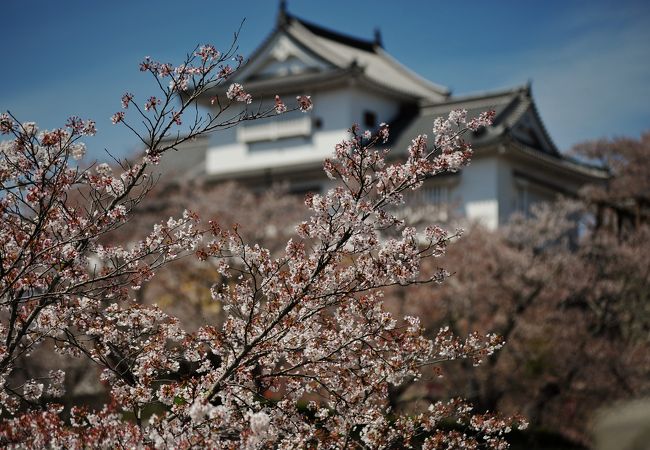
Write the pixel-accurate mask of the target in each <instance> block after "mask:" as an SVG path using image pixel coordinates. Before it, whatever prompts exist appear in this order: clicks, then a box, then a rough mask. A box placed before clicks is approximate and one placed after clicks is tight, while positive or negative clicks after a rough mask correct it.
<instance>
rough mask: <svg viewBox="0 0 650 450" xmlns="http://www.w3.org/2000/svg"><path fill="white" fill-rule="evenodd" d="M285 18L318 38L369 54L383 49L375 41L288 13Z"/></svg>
mask: <svg viewBox="0 0 650 450" xmlns="http://www.w3.org/2000/svg"><path fill="white" fill-rule="evenodd" d="M284 14H285V17H286V20H287V21H288V22H290V21H296V22H298V23H299V24H300V25H302V26H303V27H305V28H307V29H308V30H309V31H311V32H312V33H314V34H315V35H317V36H321V37H324V38H326V39H330V40H332V41H336V42H340V43H341V44H346V45H349V46H351V47H355V48H358V49H360V50H364V51H367V52H371V53H376V50H377V48H378V47H381V46H380V45H378V43H377V42H376V40H375V39H363V38H359V37H356V36H351V35H349V34H344V33H340V32H338V31H334V30H331V29H329V28H325V27H323V26H321V25H317V24H315V23H313V22H310V21H308V20H304V19H301V18H299V17H297V16H295V15H293V14H290V13H288V12H285V13H284Z"/></svg>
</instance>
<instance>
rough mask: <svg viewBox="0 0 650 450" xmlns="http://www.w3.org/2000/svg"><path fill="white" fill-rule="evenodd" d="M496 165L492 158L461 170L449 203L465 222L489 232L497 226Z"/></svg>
mask: <svg viewBox="0 0 650 450" xmlns="http://www.w3.org/2000/svg"><path fill="white" fill-rule="evenodd" d="M498 171H499V161H498V159H497V158H494V157H485V158H477V159H474V160H472V163H471V164H470V165H469V166H467V167H465V168H464V169H463V171H462V173H461V175H460V182H459V183H458V185H457V186H456V187H455V189H454V190H453V191H452V192H451V195H450V197H451V199H452V202H453V203H456V204H458V205H460V213H461V214H462V215H463V216H465V217H467V218H468V219H469V220H475V221H478V222H480V223H482V224H483V225H484V226H486V227H488V228H490V229H496V228H497V226H498V225H499V197H498V194H499V180H498Z"/></svg>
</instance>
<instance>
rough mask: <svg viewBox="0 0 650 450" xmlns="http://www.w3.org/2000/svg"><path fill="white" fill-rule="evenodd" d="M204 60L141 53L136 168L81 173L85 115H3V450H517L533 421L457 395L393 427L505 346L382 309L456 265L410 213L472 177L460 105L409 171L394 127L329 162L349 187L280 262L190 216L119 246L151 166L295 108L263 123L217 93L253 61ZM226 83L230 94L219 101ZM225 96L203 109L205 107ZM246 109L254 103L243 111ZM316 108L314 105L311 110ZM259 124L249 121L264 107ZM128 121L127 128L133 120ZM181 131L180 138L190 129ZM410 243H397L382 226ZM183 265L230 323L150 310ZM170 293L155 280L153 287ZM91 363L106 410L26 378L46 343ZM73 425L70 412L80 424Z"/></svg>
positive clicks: (49, 377) (133, 114)
mask: <svg viewBox="0 0 650 450" xmlns="http://www.w3.org/2000/svg"><path fill="white" fill-rule="evenodd" d="M232 57H233V55H232V51H228V52H225V53H224V54H222V53H220V52H219V51H217V50H216V49H215V48H214V47H212V46H209V45H206V46H202V47H198V48H197V49H196V50H195V51H194V52H192V53H191V54H190V55H188V57H187V58H186V60H185V61H184V62H183V63H182V64H180V65H177V66H173V65H171V64H166V63H159V62H156V61H153V60H152V59H150V58H146V59H145V60H144V61H143V63H142V64H141V66H140V69H141V70H142V71H143V72H148V73H149V74H151V75H152V76H153V78H154V79H155V83H156V85H157V87H158V90H159V94H158V95H157V96H151V97H149V98H147V99H146V100H145V101H144V102H141V101H139V100H138V99H137V98H136V97H135V96H134V95H132V94H130V93H127V94H125V95H124V96H123V97H122V107H123V110H122V111H119V112H117V113H116V114H115V115H114V116H113V117H112V121H113V123H115V124H121V125H123V126H125V127H127V128H128V129H130V130H131V131H132V132H133V133H134V134H135V136H137V138H138V139H139V140H140V141H141V143H142V145H143V146H144V147H145V149H146V152H145V153H146V154H145V156H144V158H143V159H142V160H141V161H139V162H137V163H129V162H127V161H121V162H120V169H119V171H120V172H121V173H119V175H117V174H115V171H116V170H115V169H112V168H111V167H110V166H108V165H107V164H98V165H94V166H91V167H88V168H82V167H79V166H78V165H77V164H76V163H75V162H74V160H75V159H78V158H80V157H81V156H82V155H83V153H84V149H85V145H84V144H83V141H82V140H83V139H85V138H86V137H88V136H91V135H92V134H94V133H95V124H94V122H92V121H85V120H81V119H79V118H76V117H74V118H71V119H70V120H69V121H68V122H67V123H66V125H65V127H63V128H60V129H56V130H52V131H39V130H38V128H37V127H36V125H35V124H32V123H21V122H19V121H18V120H17V119H16V118H14V117H12V116H11V115H9V114H3V115H2V116H1V117H0V131H1V132H2V133H3V134H5V135H7V136H8V137H9V138H10V139H11V140H8V141H5V142H3V144H2V149H1V152H2V159H1V162H0V164H1V166H0V183H1V189H2V195H1V197H0V214H2V220H3V226H2V231H1V235H0V242H2V247H0V298H1V299H2V300H1V301H2V303H1V308H0V317H1V320H2V322H1V327H0V338H1V339H0V386H1V388H2V389H1V390H0V404H1V405H2V408H3V413H4V415H5V418H4V419H3V421H2V424H1V425H0V442H2V443H3V445H6V446H10V447H21V448H22V447H27V448H44V447H65V448H85V447H102V448H104V447H128V448H139V447H142V448H145V447H148V448H151V447H155V448H169V447H172V448H177V447H181V448H189V447H201V448H203V447H208V448H275V447H277V448H313V447H316V446H319V445H322V446H326V447H329V448H396V447H408V446H412V445H413V446H414V445H417V446H420V447H422V448H456V447H468V448H483V447H487V448H505V447H506V446H507V443H506V441H505V437H504V435H505V433H507V432H508V431H510V430H511V428H512V427H513V426H520V427H523V426H524V425H525V422H524V421H523V420H522V419H521V418H518V417H514V418H508V417H500V416H498V415H495V414H492V413H484V414H478V413H474V412H473V411H472V408H471V406H470V405H469V404H467V403H466V402H464V401H463V400H460V399H451V400H444V401H443V400H441V401H437V402H432V403H431V404H430V405H429V406H428V408H427V409H426V411H424V412H422V413H420V414H417V415H406V414H398V413H397V412H396V411H393V410H392V409H391V407H390V404H389V402H388V391H389V389H390V387H391V386H397V385H400V384H401V383H403V382H404V381H405V380H407V379H413V378H418V377H419V376H421V373H422V370H424V369H425V368H427V367H430V366H432V365H438V364H441V363H442V362H444V361H448V360H453V359H468V360H470V361H472V363H473V364H479V363H480V362H481V361H482V360H484V359H485V358H487V357H489V356H490V355H491V354H493V353H494V352H495V351H496V350H498V349H499V348H500V347H501V346H502V345H503V341H502V339H501V338H500V337H499V336H496V335H494V334H490V333H487V334H479V333H473V332H471V333H468V334H467V335H466V337H458V336H455V335H453V334H452V332H451V331H450V329H449V328H447V327H444V328H442V329H440V330H438V331H436V332H434V333H433V335H432V337H431V338H429V337H427V336H425V330H424V329H423V327H422V325H421V323H420V320H419V319H418V318H417V317H414V316H405V317H394V316H393V315H392V314H390V313H389V312H388V311H387V310H386V308H385V307H384V303H383V290H384V288H387V287H391V286H402V287H406V286H409V285H416V284H424V283H434V282H442V281H443V280H444V279H445V278H446V276H447V274H446V273H445V272H444V271H443V270H434V271H427V270H422V269H423V265H422V263H423V262H425V261H428V260H431V259H433V258H438V257H440V256H442V255H443V254H444V253H445V250H446V247H447V244H448V243H449V241H450V240H451V239H452V238H453V236H455V233H451V234H450V233H448V232H446V231H444V230H442V229H441V228H439V227H434V226H429V227H426V228H425V229H423V230H421V231H418V230H416V229H415V228H413V227H410V226H408V225H407V224H406V223H405V222H404V220H403V219H402V218H400V217H399V216H398V215H396V213H395V211H396V210H395V209H394V206H395V205H399V204H401V203H402V202H403V196H404V193H405V192H406V191H408V190H412V189H417V188H418V187H419V186H420V185H421V183H422V182H423V181H424V180H425V179H427V178H429V177H431V176H435V175H437V174H440V173H443V172H448V171H456V170H458V169H460V168H461V167H462V166H463V165H464V164H466V163H467V162H468V160H469V157H470V155H471V149H470V147H469V146H468V145H467V144H465V143H464V142H463V140H462V135H463V133H464V132H465V131H466V130H476V129H477V128H479V127H480V126H485V125H487V124H489V123H490V120H491V117H492V114H491V113H486V114H482V115H481V116H480V117H477V118H474V119H471V120H467V118H466V115H465V113H464V112H463V111H454V112H453V113H451V114H450V115H449V117H448V118H440V119H438V120H436V121H435V123H434V124H433V131H434V134H435V138H434V140H433V142H432V143H431V144H429V142H428V140H427V137H426V136H419V137H417V138H415V139H414V140H413V142H412V144H411V146H410V147H409V153H408V158H407V159H406V161H404V162H402V163H395V164H388V163H387V162H386V161H385V155H386V153H387V150H386V149H384V148H383V144H385V143H386V140H387V138H388V126H387V125H385V124H382V126H381V127H380V128H379V129H378V130H377V131H376V132H375V133H371V132H363V133H361V132H360V131H359V130H358V129H357V127H356V126H353V127H352V128H351V130H350V135H351V137H350V139H348V140H345V141H343V142H341V143H340V144H339V145H337V146H336V149H335V152H334V156H333V157H332V158H331V159H329V160H327V161H325V163H324V169H325V171H326V173H327V175H328V176H329V177H330V178H332V179H333V180H336V182H337V183H338V184H337V186H336V187H335V188H333V189H331V190H330V191H329V192H327V193H326V194H324V195H309V196H307V198H306V199H305V205H306V207H307V210H308V214H309V216H308V218H307V219H306V220H304V221H302V222H300V223H299V224H298V225H297V227H296V230H295V235H294V236H293V237H292V238H290V239H289V240H288V242H286V244H285V245H284V249H283V250H282V251H280V252H278V253H279V254H278V255H275V256H274V255H273V254H272V253H271V251H270V250H269V249H267V248H264V247H262V246H260V245H259V244H252V243H247V242H246V240H245V239H244V237H243V235H242V233H241V232H240V229H239V228H238V227H236V226H235V227H228V226H227V225H226V224H219V223H217V222H216V221H208V222H207V223H206V222H201V221H200V219H199V216H198V214H196V213H194V212H189V211H186V212H184V213H183V214H182V215H181V216H180V217H178V218H170V219H168V220H166V221H162V222H160V223H156V224H155V225H153V227H152V230H151V231H150V233H148V234H147V235H146V236H144V237H143V238H141V239H134V240H132V241H131V242H129V243H128V244H125V245H118V244H116V243H115V242H116V241H115V240H114V239H112V238H111V236H113V235H114V233H117V232H118V231H119V229H120V228H121V227H123V226H124V224H125V223H127V222H128V221H129V219H130V217H131V215H132V211H133V209H134V208H135V207H136V206H137V205H138V204H140V203H141V202H142V201H143V199H144V198H145V195H146V194H147V192H148V191H149V190H150V189H151V187H152V183H151V181H150V178H149V177H148V176H147V173H148V167H149V166H150V165H152V164H154V165H155V164H157V163H158V161H159V160H160V158H161V157H164V154H165V153H166V152H168V151H170V150H175V149H179V150H180V151H182V149H181V148H180V146H181V144H182V143H183V142H186V141H188V140H191V139H193V138H196V137H198V136H200V135H203V134H205V133H209V132H212V131H218V130H219V129H222V128H225V127H231V126H234V125H236V124H237V123H240V122H242V121H245V120H253V119H259V118H263V117H267V116H270V115H274V114H277V113H283V112H285V111H286V110H287V109H288V108H287V106H286V105H285V104H284V103H283V102H282V100H281V99H280V98H279V97H276V99H275V104H274V105H273V106H272V107H270V108H269V109H268V110H260V109H259V108H257V109H255V108H253V107H252V106H249V105H251V104H252V102H253V99H252V97H251V96H250V95H249V94H248V93H247V92H246V91H245V88H244V87H243V86H242V85H239V84H230V85H229V86H228V87H227V88H226V87H225V86H223V89H221V88H220V86H222V85H223V84H224V83H225V82H226V80H227V79H228V77H229V76H230V75H231V74H232V73H233V71H234V70H236V68H237V65H238V64H240V63H241V61H242V60H241V58H237V57H235V60H234V61H235V67H231V66H229V65H228V63H229V62H230V61H231V60H232V59H231V58H232ZM220 89H221V90H220ZM210 92H217V93H219V92H222V93H223V94H221V95H215V97H214V99H213V102H212V103H213V105H212V106H213V108H212V109H211V110H210V111H208V112H203V111H202V110H200V109H199V108H198V107H197V100H198V98H199V97H201V96H203V95H205V94H206V93H210ZM235 105H240V106H243V108H235ZM310 108H311V100H310V99H309V97H307V96H300V97H298V98H297V106H296V109H300V110H302V111H306V110H308V109H310ZM251 111H252V112H251ZM127 113H129V114H127ZM183 127H184V128H183ZM386 230H389V231H390V230H392V233H393V235H394V236H395V237H392V238H384V237H382V235H381V234H380V232H381V231H386ZM181 257H187V258H194V257H195V258H197V259H198V260H199V261H204V262H205V263H206V264H212V265H213V267H215V269H216V270H217V271H218V273H219V277H218V278H216V279H215V280H214V283H215V284H214V285H213V286H212V289H211V297H212V301H214V302H216V303H217V304H218V305H220V308H221V309H222V310H223V311H224V312H225V317H224V319H223V321H222V323H218V324H217V323H206V324H204V325H203V326H201V327H200V328H198V329H197V330H185V329H183V327H182V326H181V324H180V321H179V320H178V318H176V317H173V316H170V315H169V314H167V313H165V312H163V311H162V310H161V309H160V308H159V307H157V306H155V305H145V304H141V303H139V302H137V301H135V302H134V299H135V297H136V293H137V292H138V290H139V289H140V288H141V287H142V286H143V284H145V283H147V282H149V281H150V280H151V279H152V278H153V277H154V276H155V274H156V272H157V271H158V270H159V269H160V268H161V267H163V266H164V265H166V264H167V263H169V262H171V261H175V260H177V259H179V258H181ZM154 280H155V278H154ZM44 347H45V348H49V349H51V350H52V351H54V352H56V353H57V354H60V355H64V356H71V357H76V358H83V359H86V360H88V361H91V362H92V363H93V364H95V365H96V366H97V367H98V368H100V369H101V380H102V381H103V382H104V383H106V385H107V386H108V389H109V390H110V399H111V400H110V402H109V403H108V404H107V405H105V406H104V407H103V408H101V409H99V410H91V409H89V408H83V407H82V408H73V409H72V410H71V411H62V408H61V407H60V406H58V405H57V404H56V402H55V401H54V400H53V399H55V398H56V397H59V396H61V395H62V394H63V392H62V383H63V381H64V379H65V376H66V375H65V373H64V372H63V371H61V370H51V371H49V372H48V373H43V374H39V375H32V376H29V377H26V376H25V375H24V373H23V372H22V371H21V364H22V362H23V361H27V360H29V358H30V357H32V355H33V354H35V352H36V351H37V350H38V349H39V348H44ZM62 413H66V414H67V415H69V420H66V419H65V418H64V416H63V415H62Z"/></svg>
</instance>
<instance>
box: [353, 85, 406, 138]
mask: <svg viewBox="0 0 650 450" xmlns="http://www.w3.org/2000/svg"><path fill="white" fill-rule="evenodd" d="M350 100H351V101H352V108H351V109H352V117H351V121H350V123H349V124H348V127H349V126H350V125H351V124H352V122H355V123H358V124H359V125H360V126H361V128H362V129H363V113H364V111H372V112H374V113H375V114H376V115H377V125H379V124H380V123H381V122H386V123H389V122H390V121H391V120H393V119H394V118H395V117H396V116H397V114H398V112H399V103H398V102H396V101H395V100H393V99H391V98H389V97H386V96H383V95H379V94H377V93H374V92H373V93H371V92H368V91H366V90H361V89H354V90H352V91H351V98H350Z"/></svg>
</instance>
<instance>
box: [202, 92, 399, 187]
mask: <svg viewBox="0 0 650 450" xmlns="http://www.w3.org/2000/svg"><path fill="white" fill-rule="evenodd" d="M291 98H292V97H291V96H286V102H287V104H290V100H289V99H291ZM312 101H313V103H314V108H313V109H312V111H310V112H309V113H308V114H309V117H311V118H312V119H316V118H318V119H319V120H320V122H321V127H320V128H316V127H315V126H312V133H311V136H295V137H290V138H286V139H276V140H273V139H270V140H268V141H265V142H258V143H253V144H251V145H248V144H246V143H242V142H240V141H239V140H238V137H237V136H238V134H237V131H236V127H235V128H232V129H229V130H225V131H224V132H222V133H217V135H218V136H216V137H215V138H214V139H213V140H212V141H211V143H210V148H209V149H208V152H207V161H206V171H207V173H208V174H216V175H226V174H228V173H235V172H242V171H250V170H263V169H272V168H278V167H283V166H287V165H299V164H303V163H310V162H318V161H322V160H323V159H324V158H326V157H328V156H330V155H331V154H332V152H333V151H334V146H335V145H336V144H337V143H339V142H340V141H341V140H343V139H345V138H346V137H347V135H348V134H347V130H348V128H350V125H351V124H352V123H353V122H360V121H361V120H362V118H363V112H364V111H366V110H370V111H373V112H375V114H376V115H377V120H378V122H381V121H387V120H390V119H391V118H393V117H394V116H395V115H396V114H397V111H398V105H397V103H396V102H394V101H391V100H390V99H388V98H383V97H377V96H376V95H373V94H370V93H367V92H363V91H361V90H360V89H358V88H354V87H349V88H341V89H336V90H329V91H324V92H315V93H313V94H312ZM296 114H297V113H296ZM270 120H276V121H277V122H278V126H279V127H281V126H282V124H281V123H280V122H281V120H282V119H280V118H278V119H265V120H264V121H260V122H251V123H250V124H240V125H239V127H246V126H250V127H255V126H267V125H265V124H268V121H270ZM256 124H259V125H256ZM270 128H272V127H270ZM240 136H241V132H240Z"/></svg>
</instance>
